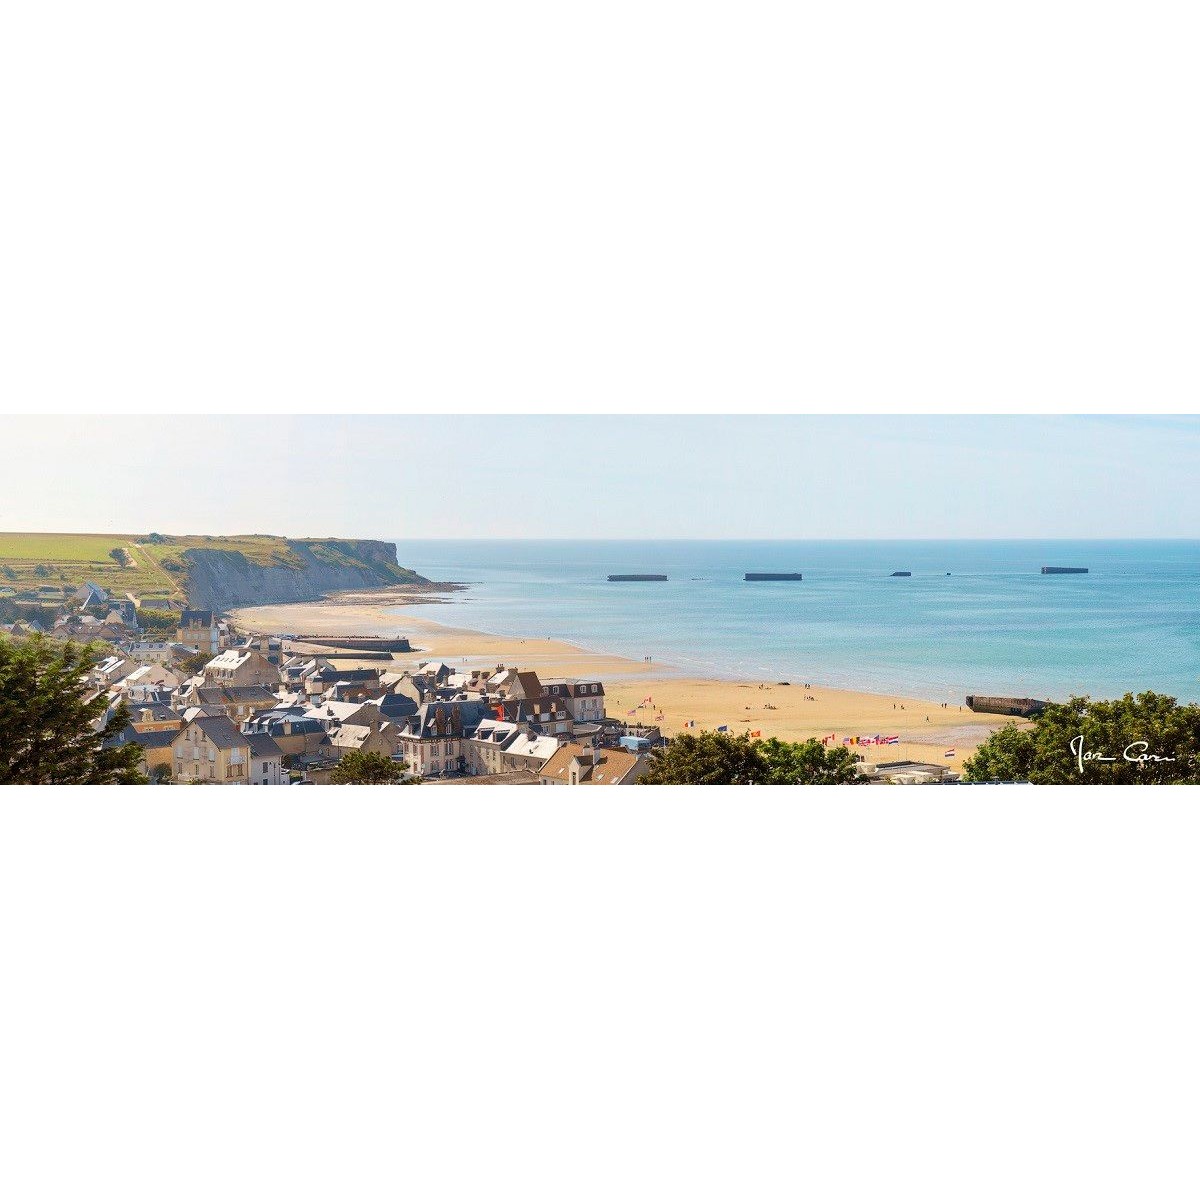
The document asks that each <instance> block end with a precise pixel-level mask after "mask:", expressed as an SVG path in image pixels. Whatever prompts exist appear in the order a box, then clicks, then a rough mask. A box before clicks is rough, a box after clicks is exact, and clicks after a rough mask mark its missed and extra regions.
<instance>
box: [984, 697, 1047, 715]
mask: <svg viewBox="0 0 1200 1200" xmlns="http://www.w3.org/2000/svg"><path fill="white" fill-rule="evenodd" d="M967 707H968V708H969V709H970V710H971V711H972V712H977V713H996V714H997V715H998V716H1002V717H1032V716H1035V715H1036V714H1037V713H1040V712H1041V711H1042V709H1044V708H1045V707H1046V701H1045V700H1031V699H1029V698H1027V697H1022V698H1017V697H1015V696H968V697H967Z"/></svg>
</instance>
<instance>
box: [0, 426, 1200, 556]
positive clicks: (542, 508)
mask: <svg viewBox="0 0 1200 1200" xmlns="http://www.w3.org/2000/svg"><path fill="white" fill-rule="evenodd" d="M1198 496H1200V418H1195V417H1183V416H1147V417H1135V416H1128V417H1126V416H1120V417H1117V416H1102V417H1101V416H1093V417H1089V416H1046V417H1041V416H963V417H954V416H912V417H897V416H847V417H836V416H811V415H796V416H645V417H635V416H625V415H616V416H608V417H598V416H592V415H587V416H554V417H547V416H537V415H532V416H515V415H514V416H477V415H467V414H461V415H458V414H454V415H444V416H433V415H430V416H408V415H397V416H343V417H335V416H304V415H301V416H294V417H279V416H245V417H237V416H215V417H186V418H184V417H168V416H163V417H146V416H105V417H91V416H46V417H27V416H17V417H13V416H9V417H5V418H3V424H2V425H0V530H3V531H20V530H38V531H42V530H44V531H61V532H92V531H95V532H105V533H107V532H122V533H146V532H150V531H157V532H160V533H177V534H178V533H202V534H230V533H277V534H284V535H287V536H292V537H301V536H312V537H319V536H330V537H333V536H336V537H364V538H383V539H389V540H391V539H397V538H589V537H591V538H888V537H895V538H1004V537H1070V538H1086V537H1097V538H1102V537H1131V538H1135V537H1200V502H1198Z"/></svg>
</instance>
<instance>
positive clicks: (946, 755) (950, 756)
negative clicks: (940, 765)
mask: <svg viewBox="0 0 1200 1200" xmlns="http://www.w3.org/2000/svg"><path fill="white" fill-rule="evenodd" d="M945 757H946V758H953V757H954V751H953V750H947V751H946V754H945Z"/></svg>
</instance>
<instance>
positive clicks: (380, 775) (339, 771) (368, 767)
mask: <svg viewBox="0 0 1200 1200" xmlns="http://www.w3.org/2000/svg"><path fill="white" fill-rule="evenodd" d="M403 774H404V768H403V767H402V766H401V765H400V764H399V763H396V762H392V760H391V759H390V758H385V757H384V756H383V755H382V754H377V753H376V752H375V751H374V750H368V751H366V752H364V751H362V750H350V751H347V753H345V754H343V755H342V757H341V759H339V761H338V765H337V766H336V767H334V768H333V773H332V774H331V775H330V776H329V782H330V783H399V781H400V776H401V775H403Z"/></svg>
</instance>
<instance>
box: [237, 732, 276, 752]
mask: <svg viewBox="0 0 1200 1200" xmlns="http://www.w3.org/2000/svg"><path fill="white" fill-rule="evenodd" d="M242 736H243V737H244V738H245V739H246V744H247V745H248V746H249V747H250V757H251V758H282V757H283V751H282V750H281V749H280V748H279V743H278V742H276V741H275V739H274V738H273V737H271V736H269V735H268V734H265V733H246V734H243V735H242Z"/></svg>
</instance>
